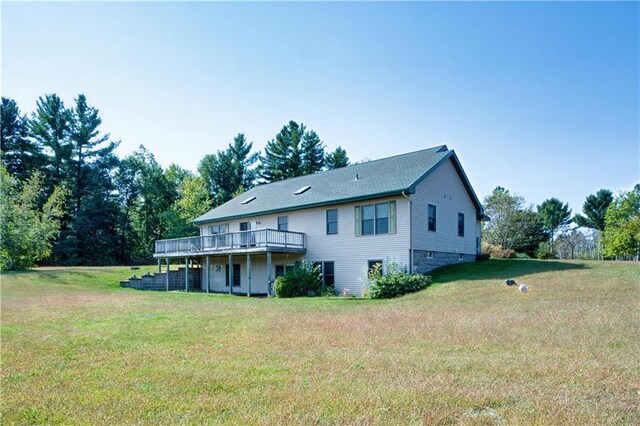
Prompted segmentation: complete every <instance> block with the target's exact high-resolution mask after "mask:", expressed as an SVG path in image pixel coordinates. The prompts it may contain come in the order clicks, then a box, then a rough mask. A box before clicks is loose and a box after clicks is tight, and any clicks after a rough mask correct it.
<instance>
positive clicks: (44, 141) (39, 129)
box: [29, 94, 72, 193]
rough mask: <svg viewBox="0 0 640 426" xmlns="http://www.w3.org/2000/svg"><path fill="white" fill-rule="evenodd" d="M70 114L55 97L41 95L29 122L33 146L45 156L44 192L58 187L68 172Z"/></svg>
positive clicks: (56, 96)
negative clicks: (45, 176) (33, 141)
mask: <svg viewBox="0 0 640 426" xmlns="http://www.w3.org/2000/svg"><path fill="white" fill-rule="evenodd" d="M70 121H71V113H70V111H69V110H67V109H66V108H65V107H64V102H62V99H60V97H58V95H56V94H49V95H45V96H44V98H43V97H42V96H41V97H39V98H38V101H37V102H36V111H35V112H34V113H33V114H32V117H31V120H29V129H30V131H31V134H32V136H33V137H34V138H35V140H36V143H37V144H38V145H39V147H41V148H42V149H43V152H44V154H45V155H46V156H47V160H46V170H47V173H46V174H47V181H48V182H47V184H46V185H47V193H51V192H52V189H53V187H55V186H58V185H60V184H61V183H62V181H63V180H64V179H65V176H66V175H67V173H68V172H69V171H70V166H71V164H70V163H71V155H72V146H71V142H70V140H69V128H70Z"/></svg>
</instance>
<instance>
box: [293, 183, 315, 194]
mask: <svg viewBox="0 0 640 426" xmlns="http://www.w3.org/2000/svg"><path fill="white" fill-rule="evenodd" d="M310 189H311V187H310V186H309V185H307V186H303V187H302V188H300V189H298V190H297V191H296V192H294V193H293V195H300V194H304V193H305V192H307V191H308V190H310Z"/></svg>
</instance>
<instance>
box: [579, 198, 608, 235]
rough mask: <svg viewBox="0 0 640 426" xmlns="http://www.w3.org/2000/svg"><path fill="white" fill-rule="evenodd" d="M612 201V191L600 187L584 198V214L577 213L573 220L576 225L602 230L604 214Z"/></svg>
mask: <svg viewBox="0 0 640 426" xmlns="http://www.w3.org/2000/svg"><path fill="white" fill-rule="evenodd" d="M612 202H613V193H612V192H611V191H609V190H608V189H601V190H600V191H598V192H596V193H595V194H591V195H589V196H588V197H587V199H586V200H585V202H584V204H583V205H582V212H583V213H584V216H582V215H579V214H577V215H576V216H575V217H574V218H573V220H574V222H575V223H576V224H577V225H578V226H583V227H585V228H591V229H597V230H598V231H604V226H605V216H606V213H607V209H608V208H609V205H610V204H611V203H612Z"/></svg>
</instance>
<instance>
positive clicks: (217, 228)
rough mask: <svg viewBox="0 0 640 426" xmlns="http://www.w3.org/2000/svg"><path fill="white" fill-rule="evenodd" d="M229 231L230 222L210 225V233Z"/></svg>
mask: <svg viewBox="0 0 640 426" xmlns="http://www.w3.org/2000/svg"><path fill="white" fill-rule="evenodd" d="M227 232H229V224H228V223H225V224H223V225H213V226H210V227H209V235H218V234H225V233H227Z"/></svg>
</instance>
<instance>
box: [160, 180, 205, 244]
mask: <svg viewBox="0 0 640 426" xmlns="http://www.w3.org/2000/svg"><path fill="white" fill-rule="evenodd" d="M211 206H212V200H211V197H210V196H209V191H208V190H207V185H206V183H205V182H204V180H203V179H202V178H201V177H200V176H187V177H186V178H185V179H184V181H183V183H182V186H181V188H180V195H179V198H178V199H177V200H176V201H175V202H174V204H173V206H172V207H171V209H169V210H168V211H167V212H166V216H165V217H166V219H167V221H168V223H170V225H169V226H168V227H167V233H166V234H165V238H179V237H188V236H195V235H199V228H198V226H197V225H195V224H193V223H192V221H193V219H195V218H196V217H198V216H200V215H202V214H204V213H206V212H207V211H208V210H209V209H210V208H211Z"/></svg>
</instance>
